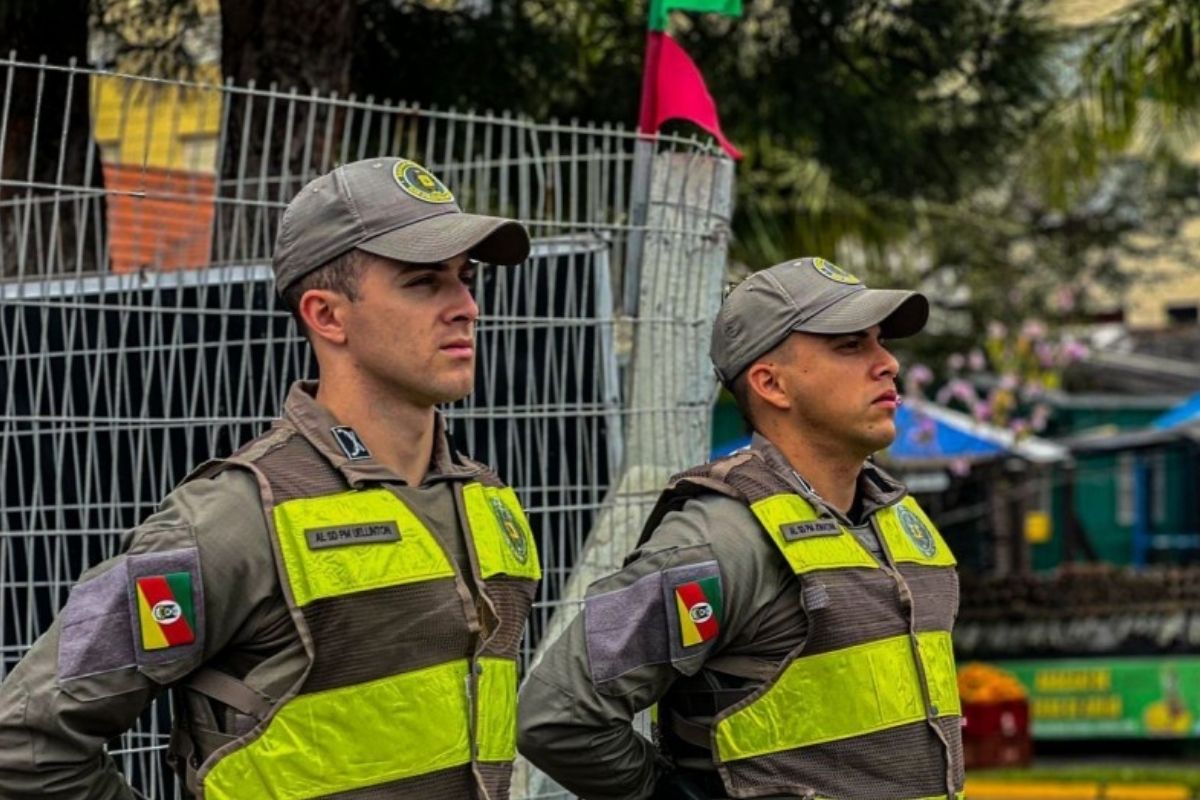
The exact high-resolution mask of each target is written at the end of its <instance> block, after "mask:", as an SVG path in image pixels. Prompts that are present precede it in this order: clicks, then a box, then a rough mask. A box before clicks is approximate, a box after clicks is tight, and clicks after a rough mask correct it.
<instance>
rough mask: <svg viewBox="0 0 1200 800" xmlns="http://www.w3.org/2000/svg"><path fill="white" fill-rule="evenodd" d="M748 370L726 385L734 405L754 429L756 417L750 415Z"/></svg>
mask: <svg viewBox="0 0 1200 800" xmlns="http://www.w3.org/2000/svg"><path fill="white" fill-rule="evenodd" d="M747 372H749V370H748V369H744V370H742V371H741V372H740V373H739V374H738V375H737V377H735V378H734V379H733V380H731V381H729V382H728V383H726V384H725V389H726V391H728V392H729V393H730V394H731V395H733V404H734V405H736V406H737V410H738V411H740V412H741V413H742V418H743V419H745V420H746V422H747V424H749V425H750V427H751V428H753V427H754V417H753V416H752V415H751V413H750V381H749V380H748V379H747V378H746V374H747Z"/></svg>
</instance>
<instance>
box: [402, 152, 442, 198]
mask: <svg viewBox="0 0 1200 800" xmlns="http://www.w3.org/2000/svg"><path fill="white" fill-rule="evenodd" d="M392 175H393V176H395V178H396V183H398V184H399V185H400V188H401V189H403V190H404V191H405V192H406V193H408V194H410V195H412V196H413V197H415V198H417V199H418V200H423V201H424V202H426V203H453V202H454V195H453V194H451V193H450V190H449V189H447V188H446V185H445V184H444V183H442V182H441V181H439V180H438V179H437V178H435V177H434V176H433V174H432V173H430V171H429V170H427V169H425V168H424V167H422V166H421V165H420V164H418V163H417V162H415V161H409V160H408V159H401V160H400V161H397V162H396V166H395V167H393V168H392Z"/></svg>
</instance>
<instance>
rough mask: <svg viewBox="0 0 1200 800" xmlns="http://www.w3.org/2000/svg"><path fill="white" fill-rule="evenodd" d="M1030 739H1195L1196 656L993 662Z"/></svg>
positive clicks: (1199, 695) (1198, 728) (1199, 696)
mask: <svg viewBox="0 0 1200 800" xmlns="http://www.w3.org/2000/svg"><path fill="white" fill-rule="evenodd" d="M996 666H998V667H1000V668H1001V669H1005V670H1008V671H1009V672H1011V673H1012V674H1013V675H1014V676H1016V678H1017V680H1019V681H1020V682H1021V684H1022V685H1023V686H1024V687H1025V690H1026V691H1027V692H1028V693H1029V718H1030V725H1031V732H1032V734H1033V737H1034V738H1035V739H1074V738H1094V737H1097V738H1098V737H1114V738H1116V737H1128V738H1164V737H1166V738H1184V737H1196V736H1200V656H1182V657H1166V656H1164V657H1159V658H1080V659H1061V660H1059V659H1055V660H1049V659H1047V660H1044V661H999V662H996Z"/></svg>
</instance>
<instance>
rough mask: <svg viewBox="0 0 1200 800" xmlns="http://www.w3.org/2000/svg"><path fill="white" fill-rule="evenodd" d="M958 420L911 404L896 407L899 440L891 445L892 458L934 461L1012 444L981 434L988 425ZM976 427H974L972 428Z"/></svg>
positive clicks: (988, 453)
mask: <svg viewBox="0 0 1200 800" xmlns="http://www.w3.org/2000/svg"><path fill="white" fill-rule="evenodd" d="M964 420H965V422H966V424H956V422H957V420H950V419H946V418H945V417H943V416H942V415H936V416H935V415H934V414H932V413H929V412H925V413H921V412H918V411H917V410H915V409H914V408H913V407H912V406H911V405H907V406H900V408H898V409H896V441H895V442H893V443H892V446H891V447H889V448H888V451H887V453H888V458H890V459H891V460H892V461H932V460H941V459H947V460H950V459H957V458H966V459H977V458H990V457H992V456H998V455H1001V454H1003V453H1005V452H1008V448H1006V447H1004V446H1003V445H1001V444H999V443H997V442H995V441H993V440H991V439H988V438H984V436H981V435H980V431H981V430H983V429H985V428H986V427H987V426H983V425H979V424H971V420H970V419H969V418H966V417H964ZM972 429H974V430H972Z"/></svg>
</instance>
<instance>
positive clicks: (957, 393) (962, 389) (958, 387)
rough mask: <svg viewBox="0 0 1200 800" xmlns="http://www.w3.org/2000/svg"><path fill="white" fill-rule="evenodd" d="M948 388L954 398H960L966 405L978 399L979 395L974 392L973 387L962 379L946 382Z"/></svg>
mask: <svg viewBox="0 0 1200 800" xmlns="http://www.w3.org/2000/svg"><path fill="white" fill-rule="evenodd" d="M947 386H949V388H950V396H951V397H953V398H954V399H955V400H961V401H963V402H964V403H966V404H967V405H971V404H972V403H974V402H975V401H976V400H978V399H979V395H978V394H976V393H975V387H974V386H972V385H971V384H970V383H968V382H967V381H964V380H962V379H955V380H952V381H950V383H948V384H947Z"/></svg>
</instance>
